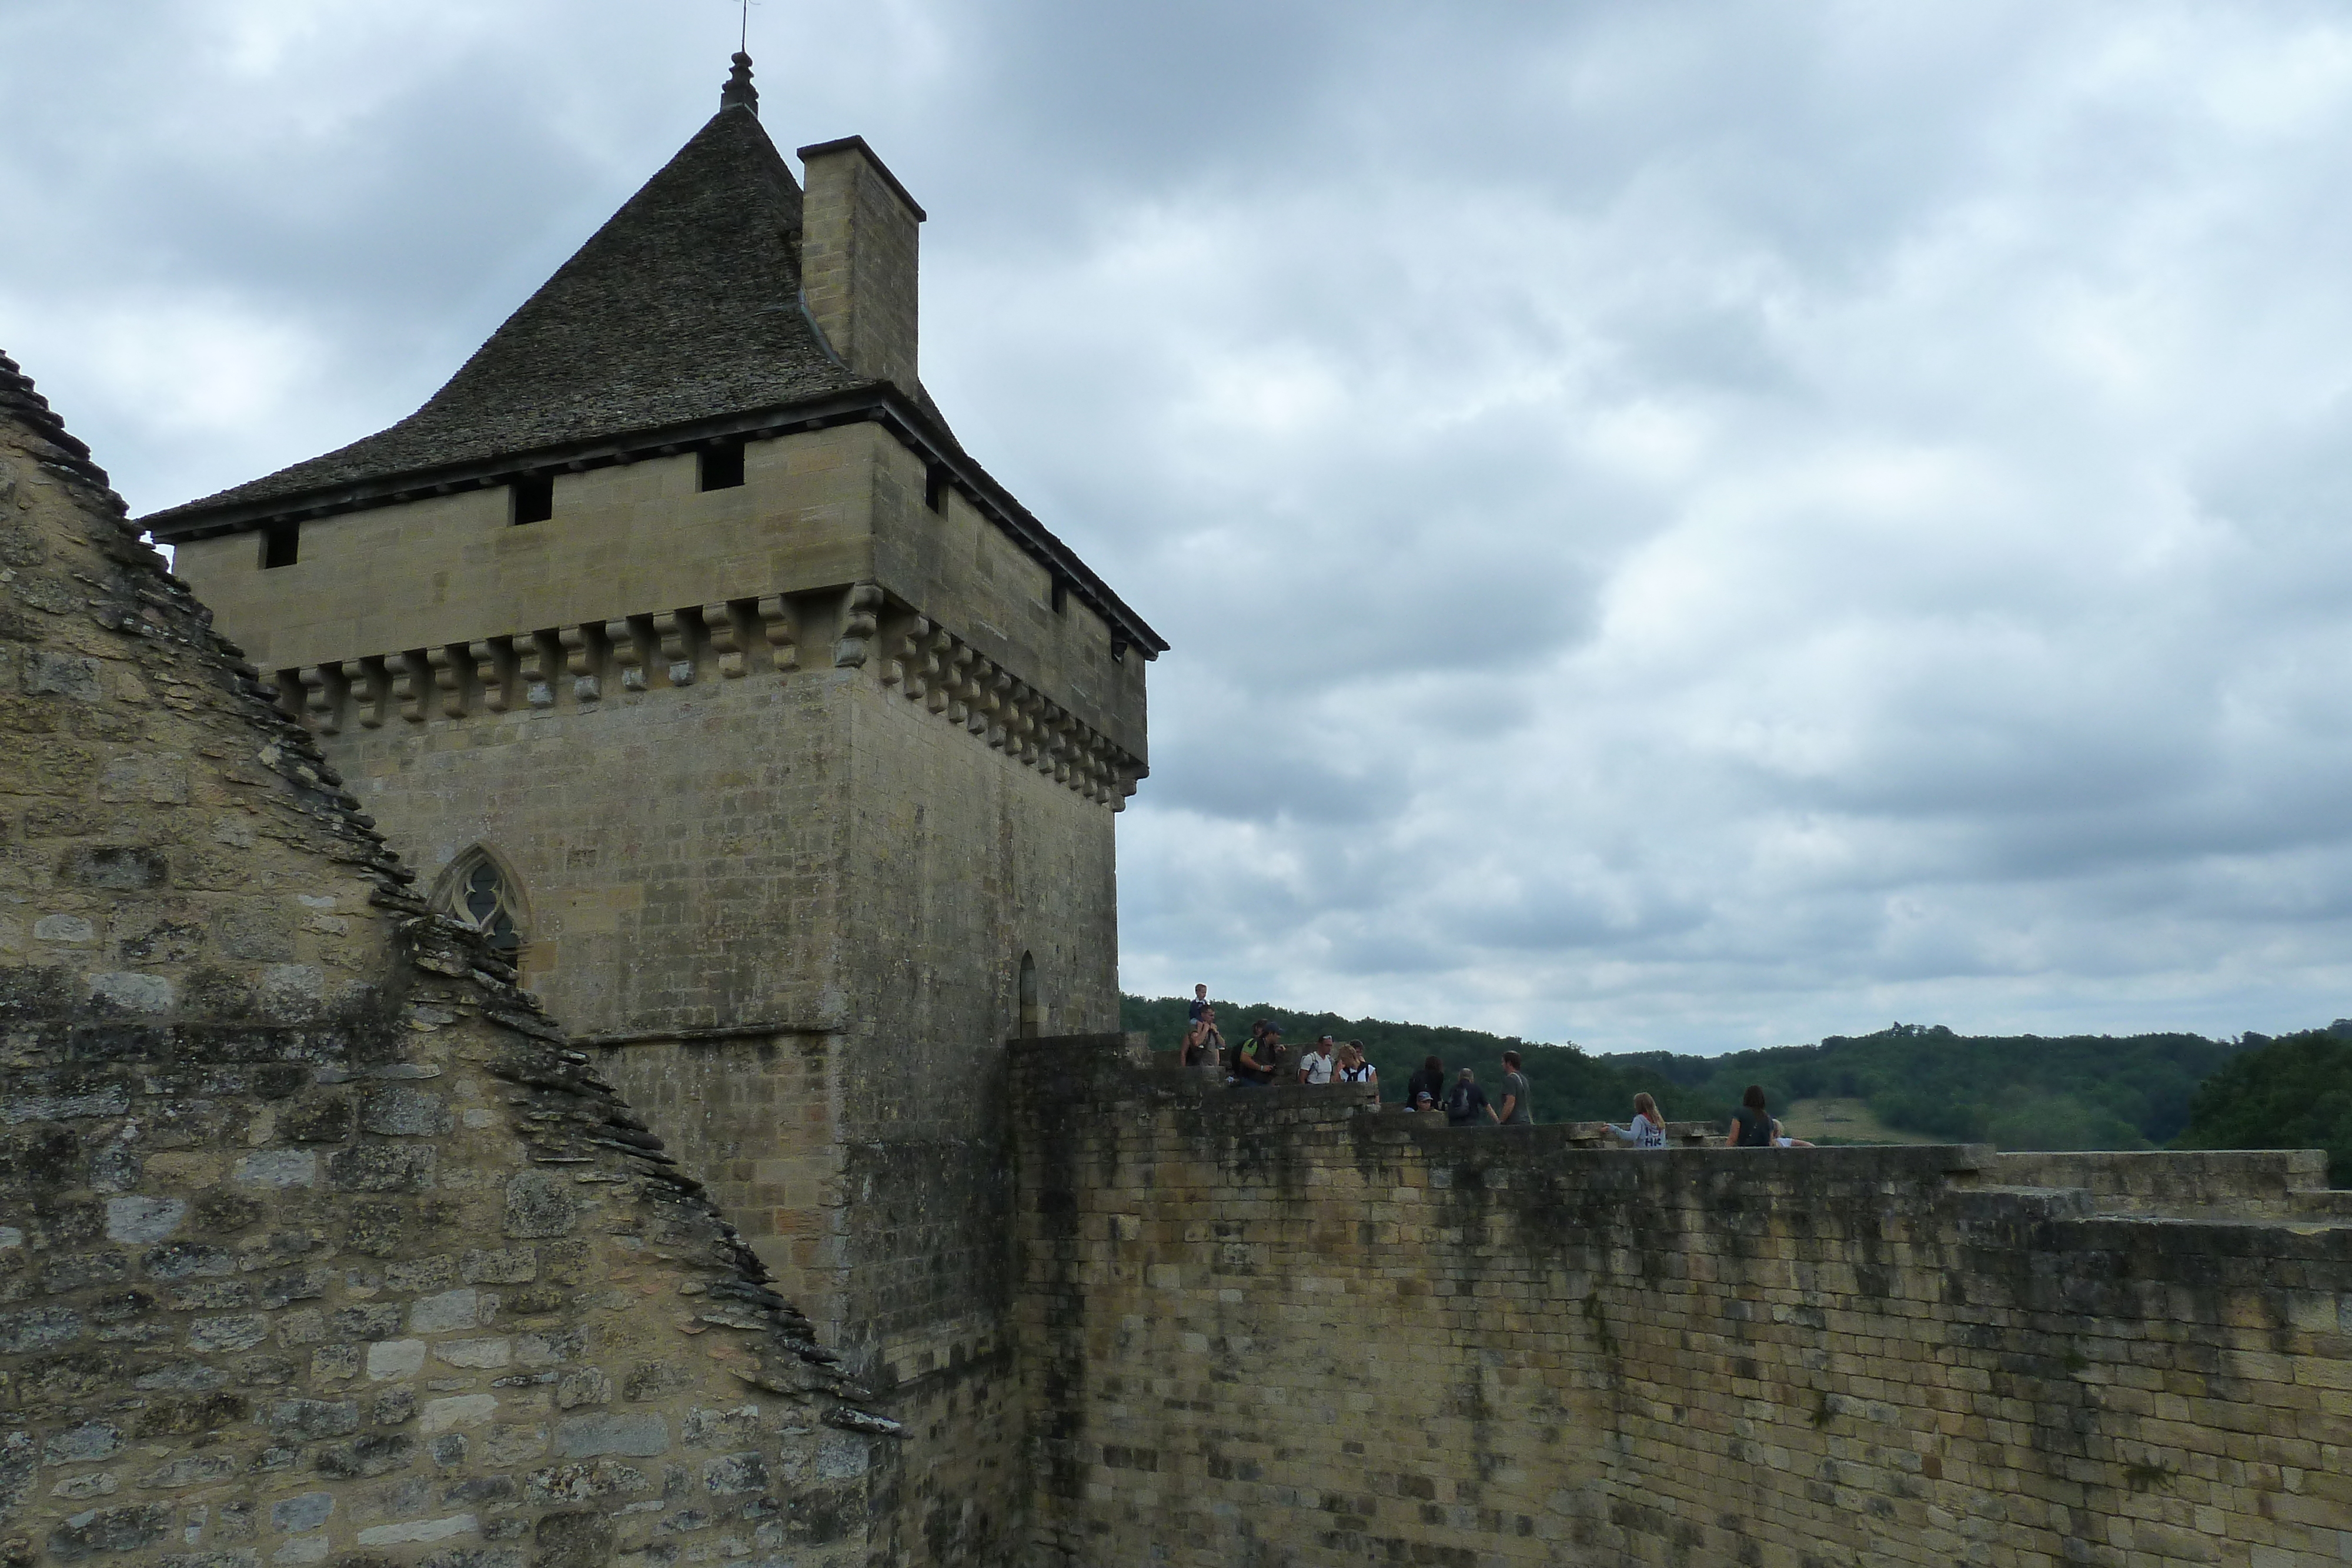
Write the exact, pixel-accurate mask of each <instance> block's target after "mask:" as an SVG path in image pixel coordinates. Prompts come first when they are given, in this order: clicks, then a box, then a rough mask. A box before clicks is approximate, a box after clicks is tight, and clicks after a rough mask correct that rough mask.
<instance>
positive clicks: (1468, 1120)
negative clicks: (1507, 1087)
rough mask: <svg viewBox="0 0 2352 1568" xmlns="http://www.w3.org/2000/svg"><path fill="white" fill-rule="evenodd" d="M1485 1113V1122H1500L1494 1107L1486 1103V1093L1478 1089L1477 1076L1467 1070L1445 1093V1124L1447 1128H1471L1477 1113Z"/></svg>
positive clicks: (1476, 1120)
mask: <svg viewBox="0 0 2352 1568" xmlns="http://www.w3.org/2000/svg"><path fill="white" fill-rule="evenodd" d="M1482 1111H1483V1112H1485V1113H1486V1120H1488V1121H1489V1122H1495V1121H1499V1120H1501V1118H1500V1117H1498V1116H1496V1114H1495V1107H1494V1106H1492V1105H1490V1104H1488V1103H1487V1102H1486V1091H1485V1090H1484V1089H1481V1088H1479V1087H1478V1079H1477V1075H1476V1074H1475V1073H1473V1072H1472V1071H1470V1070H1469V1069H1468V1068H1466V1067H1465V1068H1464V1069H1463V1070H1462V1072H1461V1075H1460V1076H1459V1077H1457V1078H1455V1079H1454V1087H1453V1088H1451V1089H1449V1090H1447V1091H1446V1092H1445V1124H1446V1125H1447V1126H1449V1127H1473V1126H1475V1125H1477V1124H1478V1113H1480V1112H1482Z"/></svg>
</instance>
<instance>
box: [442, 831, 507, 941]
mask: <svg viewBox="0 0 2352 1568" xmlns="http://www.w3.org/2000/svg"><path fill="white" fill-rule="evenodd" d="M443 885H444V886H445V887H446V889H447V890H448V891H447V894H446V904H447V907H448V911H449V913H450V914H452V915H456V916H457V918H458V919H460V920H462V921H464V922H466V924H467V925H471V926H472V927H473V928H474V929H475V930H477V931H479V932H480V933H481V934H482V935H483V936H486V937H488V939H489V944H490V946H492V947H494V948H496V949H497V950H498V951H499V952H501V953H504V954H507V955H508V956H513V955H514V954H515V953H517V952H520V950H521V948H522V918H521V916H522V903H521V899H520V897H519V896H518V894H517V890H516V889H515V887H514V885H513V883H511V882H509V879H508V876H507V873H506V871H505V868H503V867H502V866H500V865H499V862H497V861H496V860H494V859H492V858H491V856H490V854H489V853H488V851H485V850H468V851H467V852H466V853H465V854H464V855H462V856H460V857H459V859H458V861H457V865H456V866H455V867H454V868H452V870H451V872H450V874H449V877H448V880H447V881H446V883H444V884H443Z"/></svg>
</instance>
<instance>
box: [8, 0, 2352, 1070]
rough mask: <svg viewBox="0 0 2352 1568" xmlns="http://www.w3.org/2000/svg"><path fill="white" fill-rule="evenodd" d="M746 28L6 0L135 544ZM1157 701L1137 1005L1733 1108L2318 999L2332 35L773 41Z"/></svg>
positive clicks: (2330, 859) (1612, 19) (1542, 29)
mask: <svg viewBox="0 0 2352 1568" xmlns="http://www.w3.org/2000/svg"><path fill="white" fill-rule="evenodd" d="M735 26H736V22H735V6H734V5H732V4H730V3H729V0H657V3H656V0H562V3H561V4H558V3H556V0H510V3H509V0H467V3H465V4H457V3H454V0H341V3H337V4H320V3H318V0H181V3H178V4H156V3H138V0H117V3H112V4H108V5H91V4H89V3H88V0H0V103H5V105H6V106H7V109H6V116H7V133H6V135H5V138H0V348H5V349H6V350H8V351H10V352H11V353H13V354H15V355H16V357H17V358H18V359H19V360H20V361H23V362H24V364H25V366H26V370H27V371H30V372H31V373H32V374H33V375H34V376H35V377H36V378H37V379H38V381H39V382H40V383H41V385H42V387H43V389H44V391H46V392H47V393H48V395H49V397H50V400H51V402H53V403H54V404H55V405H56V406H57V407H58V410H59V412H60V413H63V414H64V415H65V417H66V418H67V420H68V422H69V423H71V425H72V426H73V427H74V428H75V429H76V430H77V431H78V432H79V434H81V435H82V436H84V437H85V438H86V439H88V440H89V442H90V443H91V444H92V445H93V446H94V447H95V448H96V449H97V454H98V456H99V459H100V461H101V462H103V463H105V464H106V465H109V466H110V468H111V469H112V471H113V473H114V475H115V476H116V478H117V481H118V483H119V484H120V486H121V489H122V490H123V492H124V494H125V495H127V496H128V497H130V499H131V504H132V506H133V507H134V508H136V509H138V510H142V511H144V510H150V509H152V508H155V507H162V506H166V505H170V504H172V503H173V502H176V501H181V500H184V499H187V498H189V497H194V496H198V495H202V494H205V493H207V492H210V491H212V490H215V489H217V488H220V487H222V486H226V485H229V484H232V483H235V482H236V481H238V480H242V479H245V478H248V477H251V476H256V475H258V474H261V473H264V472H267V471H268V470H271V469H275V468H277V467H279V466H281V465H284V464H286V463H289V462H291V461H294V460H296V459H299V458H302V457H307V456H310V455H314V454H316V453H318V452H321V451H324V450H326V449H328V448H330V447H332V446H336V445H339V444H341V443H343V442H346V441H349V440H352V439H353V438H355V437H357V436H360V435H362V434H367V433H369V432H371V431H373V430H376V429H378V428H380V427H382V426H383V425H384V424H387V423H391V422H392V421H393V420H394V419H397V418H399V417H400V416H402V415H404V414H405V413H408V412H410V411H411V410H412V409H414V408H415V406H416V405H417V404H418V403H419V402H422V401H423V400H424V399H425V397H426V396H428V395H429V394H430V393H431V392H433V390H434V389H435V388H436V386H437V385H438V384H439V383H440V382H441V381H443V380H444V379H445V378H446V376H447V375H448V374H449V373H450V372H451V371H453V370H454V369H455V368H456V367H457V364H458V363H459V362H460V361H462V360H463V359H464V357H465V355H466V354H467V352H468V351H470V350H471V349H472V348H473V347H474V346H475V345H476V344H477V343H478V342H479V341H480V340H481V339H482V338H484V337H485V336H487V335H488V332H489V331H490V330H491V329H493V328H494V327H496V326H497V324H498V323H499V320H500V319H502V318H503V317H504V316H505V315H506V313H507V312H508V311H509V310H510V309H512V308H514V307H515V306H516V305H517V304H519V303H520V301H521V300H522V298H524V297H525V296H526V295H527V294H529V292H530V290H531V288H532V287H535V286H536V285H537V284H538V283H539V282H540V281H541V279H542V278H544V277H545V276H546V275H547V274H548V273H550V272H551V271H552V270H553V269H554V267H556V266H557V265H559V264H560V263H561V262H562V259H563V258H564V256H567V255H568V254H569V253H570V252H571V251H572V249H573V248H574V247H575V246H577V245H578V244H579V243H580V242H581V241H582V240H583V239H584V238H585V237H586V236H587V235H589V234H590V233H591V232H592V231H593V229H594V228H595V226H596V225H598V224H599V223H600V222H602V221H603V219H604V217H605V216H606V215H608V214H610V213H611V212H612V210H613V209H614V208H615V207H617V206H618V205H619V204H620V203H621V202H623V201H624V200H625V199H626V197H627V196H628V194H629V193H630V192H631V191H633V190H634V189H635V187H636V185H637V184H638V183H641V182H642V181H643V180H644V179H645V178H646V176H647V175H649V174H651V173H652V172H653V171H654V170H655V169H656V168H657V167H659V166H660V164H661V163H662V162H664V161H665V160H666V159H667V157H668V156H669V155H670V153H671V152H674V151H675V150H676V148H677V146H678V145H679V144H680V143H682V142H683V141H685V140H686V139H687V138H688V136H690V135H691V134H692V133H693V132H694V131H695V129H696V128H697V127H698V125H699V124H700V123H701V122H702V120H704V119H705V118H706V117H707V116H708V115H709V112H710V111H711V110H712V109H713V108H714V107H715V106H716V94H717V90H718V87H719V82H720V80H721V79H722V78H723V77H724V74H725V67H726V56H727V54H728V53H729V52H730V50H731V49H732V47H733V46H734V31H735ZM751 52H752V54H753V55H754V57H756V58H757V60H758V73H759V82H760V86H761V92H762V108H763V113H764V119H765V123H766V124H767V126H768V128H769V131H770V132H771V134H772V135H773V136H774V138H775V139H776V141H777V142H778V143H779V144H780V145H781V146H782V147H783V148H785V149H786V150H787V151H789V150H790V149H791V148H793V147H794V146H797V145H799V144H801V143H803V142H807V141H817V140H820V139H825V138H831V137H835V136H840V135H845V134H848V133H850V132H858V133H862V134H863V135H864V136H865V137H866V139H867V141H870V142H871V143H872V144H873V145H874V146H875V148H876V149H877V151H878V152H880V153H881V154H882V156H883V157H884V158H885V159H886V160H887V162H889V164H890V166H891V167H892V169H893V170H894V171H895V172H897V173H898V175H899V177H900V178H901V179H902V180H903V181H904V182H905V183H907V185H908V187H909V188H910V189H911V190H912V191H913V192H914V193H915V194H916V196H917V198H918V199H919V200H920V201H921V202H922V203H923V204H924V205H925V206H926V207H927V208H928V210H929V214H930V221H929V225H927V226H926V227H925V229H924V234H923V244H924V261H925V273H924V298H923V313H924V314H923V324H924V334H925V336H924V341H923V350H922V361H923V373H924V377H925V380H926V381H927V382H929V385H930V387H931V389H932V391H933V392H935V393H936V394H937V396H938V398H939V400H940V403H941V404H942V406H943V407H944V408H945V410H946V411H947V413H948V415H949V417H950V420H951V421H952V422H953V423H955V425H956V427H957V429H958V431H959V433H960V434H961V435H962V437H963V439H964V441H965V443H966V444H967V445H969V446H970V447H971V450H972V451H973V452H974V454H975V455H978V456H979V457H980V458H981V460H982V462H984V463H986V464H987V465H989V466H990V467H991V469H992V471H993V472H994V473H995V474H996V475H997V476H999V477H1000V478H1002V479H1003V480H1004V481H1005V482H1007V483H1008V484H1009V485H1011V486H1013V489H1014V491H1015V492H1016V493H1018V494H1019V495H1021V496H1022V497H1024V499H1025V500H1026V501H1027V502H1028V503H1029V505H1030V506H1031V507H1033V508H1034V510H1035V511H1036V512H1037V513H1038V514H1039V516H1041V517H1043V518H1045V521H1046V522H1047V524H1048V525H1049V526H1050V527H1052V528H1055V529H1056V530H1057V531H1059V532H1060V533H1061V534H1062V535H1063V537H1064V538H1066V539H1068V540H1069V541H1070V542H1071V543H1072V544H1073V545H1074V546H1076V548H1077V549H1079V550H1080V552H1081V553H1082V554H1083V555H1084V556H1085V557H1086V558H1087V559H1088V560H1089V561H1090V562H1091V563H1092V564H1093V565H1094V566H1095V567H1096V568H1097V570H1100V571H1101V572H1102V574H1103V575H1104V576H1105V577H1106V578H1107V579H1108V580H1109V581H1110V582H1111V583H1112V584H1113V585H1114V586H1116V587H1118V589H1119V590H1120V591H1121V592H1122V593H1123V594H1124V595H1125V596H1126V597H1127V599H1128V600H1129V601H1130V602H1131V603H1133V604H1134V605H1135V606H1136V607H1137V608H1138V609H1139V611H1140V612H1142V613H1143V614H1144V615H1145V616H1146V617H1148V618H1149V619H1150V620H1151V621H1152V622H1153V623H1154V624H1156V625H1157V626H1158V627H1159V628H1160V631H1161V632H1163V633H1164V634H1165V635H1166V636H1167V637H1168V638H1169V639H1170V640H1171V642H1172V643H1174V644H1175V650H1174V652H1173V653H1169V654H1167V655H1165V656H1164V657H1162V658H1161V659H1160V662H1159V663H1158V664H1156V665H1155V666H1154V667H1153V669H1152V672H1151V701H1152V726H1151V752H1152V761H1153V772H1152V777H1151V778H1150V779H1149V780H1148V781H1146V783H1145V784H1144V786H1143V788H1142V790H1141V792H1140V794H1139V795H1138V797H1137V798H1136V800H1134V801H1133V802H1132V803H1131V804H1130V807H1129V811H1128V813H1127V814H1126V816H1125V817H1124V818H1122V819H1121V822H1120V830H1119V832H1120V846H1119V852H1120V875H1121V893H1122V900H1121V903H1122V918H1123V924H1124V929H1123V943H1124V961H1123V972H1124V976H1125V979H1126V983H1127V985H1128V986H1129V988H1131V989H1139V990H1144V991H1148V992H1153V993H1159V992H1167V991H1173V990H1176V989H1178V988H1185V987H1189V985H1190V983H1191V982H1192V980H1194V979H1196V978H1198V979H1204V980H1207V981H1209V982H1210V983H1211V984H1212V986H1213V988H1214V989H1215V990H1216V991H1217V993H1218V994H1219V995H1221V996H1226V997H1231V998H1236V999H1244V1000H1256V999H1267V1000H1273V1001H1279V1002H1284V1003H1288V1004H1294V1005H1298V1006H1307V1007H1331V1008H1336V1009H1341V1010H1343V1011H1347V1012H1350V1013H1357V1012H1363V1013H1372V1014H1378V1015H1381V1016H1385V1017H1391V1018H1411V1019H1420V1020H1425V1021H1437V1022H1452V1023H1462V1024H1470V1025H1475V1026H1481V1027H1487V1028H1493V1029H1497V1030H1506V1031H1509V1032H1517V1033H1521V1034H1524V1035H1527V1036H1528V1037H1529V1038H1535V1039H1547V1040H1564V1039H1573V1040H1577V1041H1578V1042H1580V1043H1582V1044H1584V1045H1587V1046H1588V1047H1591V1048H1594V1049H1598V1050H1604V1051H1608V1050H1624V1049H1635V1048H1648V1047H1669V1048H1673V1049H1677V1050H1684V1051H1719V1050H1726V1049H1735V1048H1739V1047H1745V1046H1750V1045H1771V1044H1788V1043H1793V1042H1796V1041H1801V1040H1812V1039H1817V1038H1819V1037H1820V1036H1821V1035H1823V1034H1826V1033H1840V1032H1856V1031H1860V1030H1867V1029H1871V1028H1874V1027H1878V1026H1881V1025H1884V1024H1885V1023H1886V1022H1888V1021H1890V1020H1892V1019H1903V1020H1905V1021H1909V1022H1945V1023H1948V1024H1950V1025H1952V1026H1953V1027H1954V1028H1956V1029H1959V1030H1969V1031H1990V1030H2003V1031H2008V1030H2035V1031H2040V1032H2045V1033H2047V1032H2057V1031H2071V1030H2093V1031H2100V1030H2113V1031H2116V1032H2123V1031H2126V1030H2141V1029H2154V1028H2188V1029H2195V1030H2201V1031H2204V1032H2208V1033H2235V1032H2237V1031H2239V1030H2247V1029H2259V1030H2265V1031H2276V1030H2284V1029H2289V1028H2294V1027H2300V1026H2308V1025H2311V1024H2315V1023H2324V1022H2326V1020H2328V1019H2332V1018H2334V1017H2336V1016H2337V1015H2338V1014H2347V1013H2352V527H2347V523H2352V403H2347V386H2348V385H2352V265H2347V264H2352V217H2347V214H2352V16H2347V13H2346V12H2344V11H2343V10H2342V9H2341V8H2340V7H2336V6H2331V5H2263V4H2258V3H2250V0H2232V3H2231V4H2227V5H2221V4H2214V5H2167V4H2161V3H2158V0H2130V3H2128V4H2116V5H2096V4H2078V5H2065V6H2053V5H2047V4H2034V5H2024V4H2004V3H2001V0H1967V3H1965V4H1958V3H1955V4H1933V3H1928V0H1907V3H1906V4H1903V5H1884V4H1874V5H1863V4H1852V5H1828V4H1822V5H1805V4H1794V3H1790V0H1772V3H1769V4H1755V5H1741V4H1714V3H1690V4H1680V3H1675V0H1646V3H1644V4H1641V5H1625V4H1612V5H1528V4H1517V3H1513V4H1492V5H1479V4H1472V3H1467V0H1445V3H1444V4H1443V5H1439V4H1435V3H1424V4H1421V5H1383V4H1379V3H1375V0H1332V3H1330V4H1324V5H1316V4H1305V3H1299V4H1286V3H1282V0H1248V3H1245V4H1244V3H1241V0H1234V3H1232V4H1216V3H1202V0H1187V3H1185V4H1182V5H1174V4H1171V5H1156V6H1147V5H1104V4H1102V3H1101V0H1091V3H1068V4H1044V3H1037V4H1021V3H1009V0H1007V3H999V0H987V3H974V0H864V3H862V4H859V5H847V4H843V3H840V0H835V3H834V4H830V5H813V4H802V3H797V0H761V4H759V5H755V6H754V7H753V9H752V14H751Z"/></svg>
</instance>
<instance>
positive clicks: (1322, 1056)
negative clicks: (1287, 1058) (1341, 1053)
mask: <svg viewBox="0 0 2352 1568" xmlns="http://www.w3.org/2000/svg"><path fill="white" fill-rule="evenodd" d="M1337 1071H1339V1059H1338V1058H1337V1057H1335V1056H1333V1055H1332V1054H1331V1037H1330V1036H1329V1035H1328V1034H1327V1035H1325V1036H1323V1037H1322V1038H1321V1039H1319V1040H1317V1041H1316V1042H1315V1049H1314V1050H1312V1051H1308V1052H1307V1054H1306V1055H1305V1056H1303V1057H1300V1058H1299V1059H1298V1082H1301V1083H1314V1084H1323V1083H1328V1082H1331V1075H1332V1074H1333V1073H1334V1072H1337Z"/></svg>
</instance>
